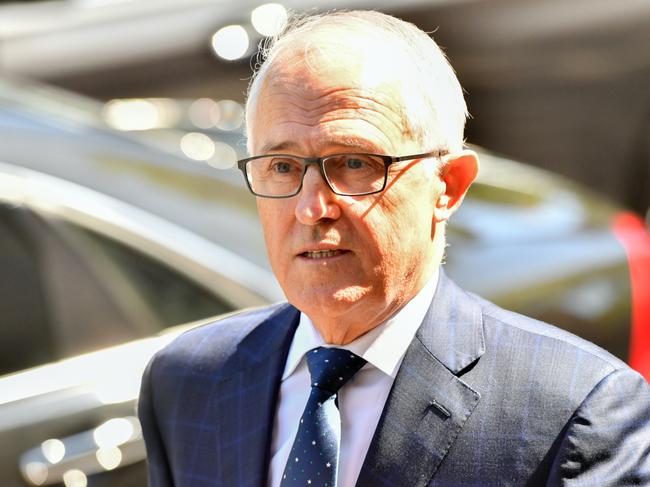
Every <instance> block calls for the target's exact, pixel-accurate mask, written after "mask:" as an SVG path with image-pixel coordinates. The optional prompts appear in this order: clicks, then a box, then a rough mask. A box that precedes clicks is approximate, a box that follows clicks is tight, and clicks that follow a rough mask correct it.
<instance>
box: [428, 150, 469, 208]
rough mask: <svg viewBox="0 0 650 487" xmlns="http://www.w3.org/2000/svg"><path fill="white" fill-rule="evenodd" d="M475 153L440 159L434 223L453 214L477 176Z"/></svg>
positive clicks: (450, 155) (453, 155)
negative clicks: (438, 191) (439, 184)
mask: <svg viewBox="0 0 650 487" xmlns="http://www.w3.org/2000/svg"><path fill="white" fill-rule="evenodd" d="M478 167H479V164H478V156H477V155H476V152H474V151H471V150H464V151H461V152H456V153H453V154H448V155H446V156H444V157H443V158H442V165H441V167H440V175H439V176H438V178H439V179H440V182H441V183H442V185H441V188H440V189H441V191H440V193H439V194H438V196H437V198H436V207H435V211H434V215H435V218H436V221H445V220H448V219H449V217H450V216H451V215H452V213H454V212H455V211H456V210H457V209H458V207H459V206H460V204H461V203H462V202H463V198H464V197H465V194H466V193H467V190H468V189H469V187H470V185H471V184H472V182H473V181H474V179H475V178H476V175H477V174H478Z"/></svg>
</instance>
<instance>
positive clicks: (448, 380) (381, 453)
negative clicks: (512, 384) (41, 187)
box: [357, 272, 485, 487]
mask: <svg viewBox="0 0 650 487" xmlns="http://www.w3.org/2000/svg"><path fill="white" fill-rule="evenodd" d="M484 351H485V344H484V338H483V325H482V315H481V311H480V308H479V306H478V304H477V303H476V302H475V301H474V300H473V299H472V298H471V297H470V296H469V295H467V294H466V293H465V292H464V291H463V290H461V289H460V288H458V287H457V286H456V285H455V284H453V283H452V282H451V281H450V280H449V279H447V277H446V276H445V275H444V273H443V272H441V273H440V277H439V282H438V288H437V289H436V294H435V297H434V299H433V301H432V303H431V306H430V307H429V310H428V312H427V314H426V316H425V318H424V320H423V322H422V325H421V326H420V329H419V330H418V332H417V334H416V336H415V338H414V339H413V341H412V342H411V345H410V346H409V348H408V350H407V352H406V355H405V356H404V360H403V362H402V365H401V367H400V369H399V371H398V373H397V376H396V378H395V382H394V384H393V388H392V389H391V393H390V395H389V397H388V400H387V402H386V406H385V407H384V410H383V412H382V416H381V419H380V420H379V424H378V425H377V429H376V431H375V435H374V436H373V439H372V442H371V444H370V448H369V450H368V453H367V455H366V459H365V461H364V463H363V466H362V469H361V473H360V475H359V479H358V481H357V486H362V487H363V486H374V485H380V484H383V485H409V486H423V485H427V484H428V483H429V482H430V481H431V478H432V476H433V475H434V474H435V472H436V470H437V469H438V467H439V466H440V463H441V462H442V460H443V458H444V457H445V455H446V454H447V452H448V451H449V449H450V447H451V445H452V444H453V442H454V440H455V439H456V437H457V436H458V434H459V432H460V430H461V429H462V428H463V426H464V424H465V422H466V421H467V419H468V418H469V416H470V415H471V414H472V412H473V410H474V408H475V407H476V405H477V404H478V401H479V398H480V395H479V394H478V392H476V391H474V390H473V389H472V388H470V387H469V386H468V385H467V384H466V383H464V382H463V381H462V380H461V379H460V378H459V377H458V375H459V373H461V372H462V371H463V369H465V368H466V367H468V366H469V365H471V364H472V363H474V362H475V361H476V360H478V358H479V357H480V356H481V355H482V354H483V353H484Z"/></svg>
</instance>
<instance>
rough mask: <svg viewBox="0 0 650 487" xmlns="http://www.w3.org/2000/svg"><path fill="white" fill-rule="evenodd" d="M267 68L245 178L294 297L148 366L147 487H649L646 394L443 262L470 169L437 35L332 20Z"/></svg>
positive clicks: (207, 330)
mask: <svg viewBox="0 0 650 487" xmlns="http://www.w3.org/2000/svg"><path fill="white" fill-rule="evenodd" d="M264 55H265V61H264V63H263V64H262V66H261V68H260V69H259V70H258V72H257V74H256V76H255V77H254V79H253V81H252V84H251V88H250V92H249V98H248V103H247V128H248V137H249V138H248V144H249V151H250V153H251V154H252V156H253V157H251V158H249V159H245V160H243V161H240V169H242V171H243V172H244V175H245V177H246V181H247V183H248V185H249V188H250V190H251V191H252V192H253V193H254V194H256V196H257V203H258V209H259V214H260V219H261V222H262V226H263V229H264V235H265V240H266V245H267V249H268V254H269V258H270V261H271V265H272V268H273V271H274V273H275V275H276V277H277V279H278V281H279V282H280V284H281V286H282V288H283V290H284V292H285V294H286V297H287V300H288V303H290V304H288V303H283V304H279V305H275V306H271V307H268V308H264V309H258V310H253V311H248V312H244V313H241V314H238V315H235V316H233V317H229V318H227V319H225V320H222V321H220V322H218V323H214V324H211V325H208V326H204V327H201V328H198V329H194V330H192V331H190V332H188V333H186V334H184V335H183V336H181V337H180V338H179V339H177V340H176V341H175V342H174V343H173V344H172V345H171V346H169V347H168V348H166V349H165V350H163V351H162V352H160V353H159V354H157V356H156V357H155V358H154V359H153V360H152V362H151V364H150V365H149V367H148V370H147V372H146V373H145V376H144V379H143V386H142V394H141V403H140V410H139V411H140V418H141V420H142V425H143V431H144V436H145V440H146V443H147V451H148V459H149V472H150V481H151V484H152V485H154V486H167V485H176V486H189V485H192V486H200V485H211V486H212V485H224V486H243V485H270V486H278V485H281V486H289V485H291V486H293V485H327V486H333V485H339V486H352V485H360V486H376V485H394V486H423V485H445V486H447V485H449V486H452V485H454V486H456V485H457V486H461V485H462V486H466V485H494V486H503V485H584V486H603V485H649V484H650V458H649V450H650V412H649V404H650V392H649V389H648V385H647V383H646V382H645V381H644V380H643V379H642V378H641V377H640V376H639V375H638V374H636V373H635V372H633V371H632V370H630V369H629V368H628V367H627V366H626V365H625V364H623V363H622V362H620V361H619V360H617V359H616V358H614V357H612V356H611V355H609V354H608V353H606V352H605V351H603V350H601V349H599V348H597V347H596V346H594V345H592V344H590V343H587V342H585V341H583V340H581V339H579V338H577V337H575V336H572V335H570V334H568V333H566V332H563V331H561V330H558V329H556V328H553V327H551V326H549V325H546V324H543V323H539V322H535V321H534V320H531V319H528V318H525V317H522V316H519V315H515V314H513V313H510V312H507V311H504V310H501V309H499V308H497V307H496V306H494V305H492V304H490V303H488V302H486V301H483V300H481V299H480V298H478V297H476V296H473V295H471V294H468V293H466V292H464V291H462V290H461V289H459V288H458V287H456V286H455V285H454V284H453V283H452V282H451V281H450V280H449V279H448V278H447V277H446V276H445V275H444V273H443V272H442V271H441V270H440V269H439V267H440V263H441V261H442V258H443V251H444V247H445V234H444V229H445V222H446V221H447V220H448V218H449V217H450V215H451V214H452V213H453V212H454V211H455V210H456V209H457V208H458V207H459V205H460V204H461V202H462V200H463V196H464V195H465V193H466V191H467V189H468V187H469V186H470V184H471V183H472V181H473V179H474V177H475V176H476V173H477V168H478V162H477V157H476V154H475V153H473V152H472V151H468V150H465V149H463V126H464V122H465V117H466V108H465V103H464V101H463V96H462V90H461V87H460V85H459V83H458V81H457V80H456V77H455V75H454V73H453V71H452V69H451V67H450V66H449V64H448V63H447V61H446V59H445V58H444V55H443V54H442V53H441V51H440V49H439V48H438V47H437V46H436V44H435V43H434V42H433V41H432V40H431V39H430V38H429V37H428V36H427V35H426V34H425V33H423V32H421V31H419V30H418V29H417V28H415V27H414V26H412V25H410V24H407V23H405V22H402V21H400V20H398V19H395V18H393V17H390V16H387V15H383V14H380V13H376V12H347V13H345V12H339V13H332V14H327V15H324V16H317V17H308V18H303V19H302V20H299V21H297V22H294V23H292V24H290V26H289V27H288V28H287V29H286V30H285V32H284V34H282V35H281V36H280V38H279V39H277V40H276V41H275V43H273V44H272V45H271V46H270V47H269V48H268V49H267V50H266V51H265V52H264ZM377 154H378V155H377Z"/></svg>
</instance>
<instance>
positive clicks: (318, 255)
mask: <svg viewBox="0 0 650 487" xmlns="http://www.w3.org/2000/svg"><path fill="white" fill-rule="evenodd" d="M344 252H346V251H344V250H339V249H335V250H329V249H328V250H310V251H307V252H303V253H301V254H300V255H301V257H305V258H307V259H314V260H318V259H327V258H330V257H336V256H337V255H342V254H343V253H344Z"/></svg>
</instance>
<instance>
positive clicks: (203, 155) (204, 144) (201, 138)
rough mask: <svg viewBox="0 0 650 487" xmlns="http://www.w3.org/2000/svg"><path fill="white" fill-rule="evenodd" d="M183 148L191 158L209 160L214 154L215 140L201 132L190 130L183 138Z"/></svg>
mask: <svg viewBox="0 0 650 487" xmlns="http://www.w3.org/2000/svg"><path fill="white" fill-rule="evenodd" d="M181 150H182V151H183V154H185V155H186V156H187V157H189V158H190V159H194V160H195V161H207V160H208V159H210V158H211V157H212V156H213V155H214V150H215V149H214V142H213V141H212V139H211V138H210V137H208V136H207V135H205V134H202V133H199V132H190V133H189V134H185V135H184V136H183V138H182V139H181Z"/></svg>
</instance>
